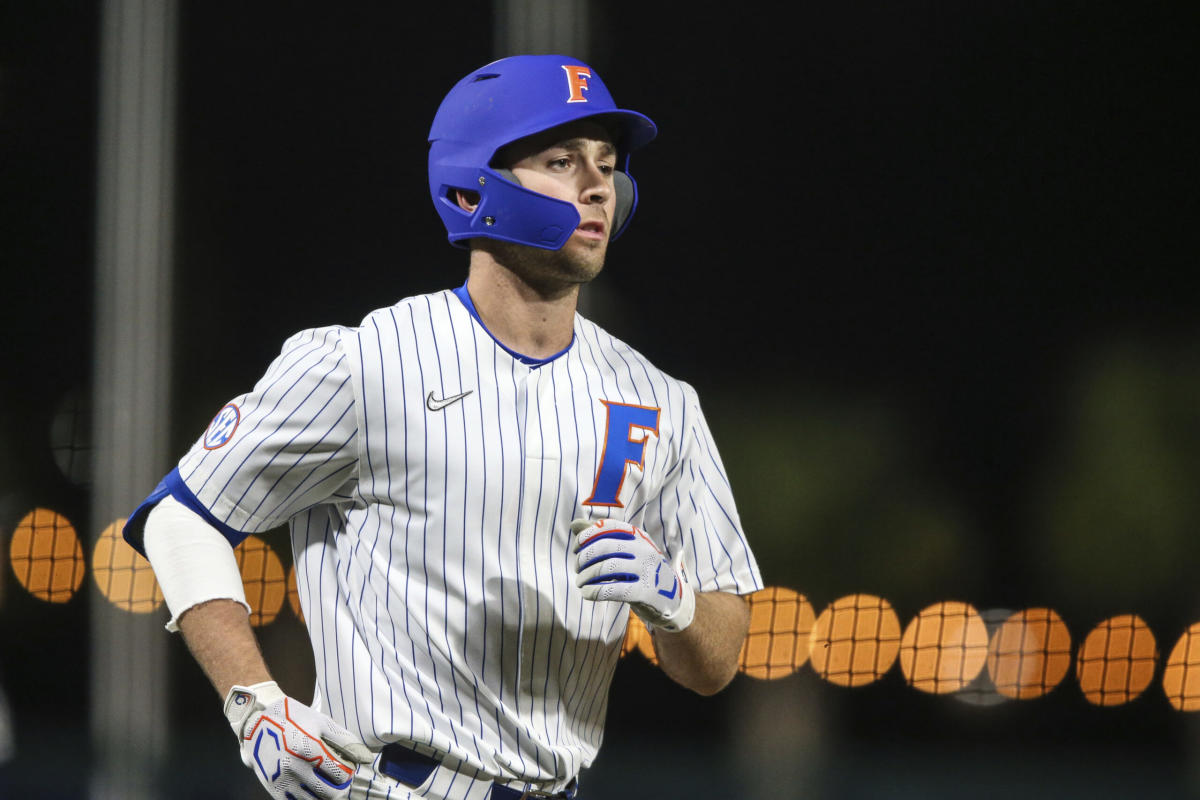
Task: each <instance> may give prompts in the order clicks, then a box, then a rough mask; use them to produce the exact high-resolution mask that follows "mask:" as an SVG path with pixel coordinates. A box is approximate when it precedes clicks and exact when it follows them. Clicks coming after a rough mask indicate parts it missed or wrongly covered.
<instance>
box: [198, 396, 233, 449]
mask: <svg viewBox="0 0 1200 800" xmlns="http://www.w3.org/2000/svg"><path fill="white" fill-rule="evenodd" d="M241 420H242V412H241V411H239V410H238V407H237V406H236V405H234V404H233V403H230V404H228V405H227V406H225V407H224V408H222V409H221V410H220V411H218V412H217V415H216V416H215V417H213V420H212V422H210V423H208V430H207V431H205V433H204V449H205V450H216V449H217V448H218V447H223V446H224V445H225V444H226V443H228V442H229V440H230V439H232V438H233V433H234V431H236V430H237V426H238V423H239V422H241Z"/></svg>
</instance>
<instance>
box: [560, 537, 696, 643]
mask: <svg viewBox="0 0 1200 800" xmlns="http://www.w3.org/2000/svg"><path fill="white" fill-rule="evenodd" d="M571 531H572V532H573V533H574V534H575V569H576V571H577V572H578V573H579V574H578V577H577V578H576V579H575V585H576V586H578V587H579V588H580V590H581V591H582V592H583V596H584V597H586V598H587V599H588V600H609V601H616V602H621V603H628V604H629V606H630V608H632V609H633V612H634V613H635V614H637V615H638V617H640V618H641V619H642V621H643V622H645V623H646V624H647V625H652V626H654V627H656V628H662V629H663V630H667V631H681V630H683V629H684V628H686V627H687V626H688V625H690V624H691V623H692V617H694V616H695V614H696V593H695V591H693V589H692V587H691V585H690V584H689V583H688V582H687V581H686V580H684V578H683V574H682V572H681V571H680V569H679V561H680V558H682V555H683V551H682V550H680V552H679V555H678V556H677V557H676V559H675V563H674V564H672V563H671V562H669V561H668V560H667V557H666V556H665V555H663V553H662V551H660V550H659V549H658V548H657V547H655V546H654V542H652V541H650V539H649V537H647V536H646V534H644V533H643V532H642V531H640V530H639V529H637V528H635V527H634V526H632V525H630V524H628V523H626V522H620V521H618V520H614V519H602V520H598V521H592V520H586V519H577V520H575V521H574V522H572V523H571Z"/></svg>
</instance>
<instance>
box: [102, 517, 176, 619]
mask: <svg viewBox="0 0 1200 800" xmlns="http://www.w3.org/2000/svg"><path fill="white" fill-rule="evenodd" d="M124 526H125V520H123V519H118V520H116V521H115V522H113V523H112V524H111V525H109V526H108V527H107V528H105V529H104V530H103V532H101V534H100V538H98V539H97V540H96V546H95V548H94V549H93V550H92V577H93V578H94V579H95V581H96V588H98V589H99V590H100V594H102V595H104V596H105V597H106V598H107V599H108V601H109V602H110V603H112V604H113V605H114V606H116V607H117V608H120V609H123V610H125V611H131V612H133V613H135V614H149V613H150V612H151V611H154V610H155V609H156V608H158V607H159V606H160V605H162V602H163V594H162V589H160V588H159V587H158V581H157V580H155V578H154V570H152V569H151V568H150V562H149V561H147V560H146V559H145V558H143V557H142V555H141V554H140V553H138V552H137V551H136V550H134V549H133V548H132V547H130V546H129V545H128V544H127V543H126V541H125V540H124V539H123V538H121V528H123V527H124Z"/></svg>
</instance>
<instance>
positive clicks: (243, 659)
mask: <svg viewBox="0 0 1200 800" xmlns="http://www.w3.org/2000/svg"><path fill="white" fill-rule="evenodd" d="M179 632H180V633H181V634H183V639H184V641H185V642H187V646H188V649H189V650H191V652H192V657H193V658H195V659H196V662H197V663H199V664H200V668H201V669H203V670H204V674H205V675H206V676H208V679H209V681H211V682H212V685H213V688H214V689H216V690H217V694H218V695H219V696H220V697H221V698H224V697H225V695H226V694H228V693H229V689H230V687H232V686H233V685H234V684H240V685H242V686H251V685H253V684H256V683H261V682H263V681H269V680H271V674H270V672H269V671H268V670H267V665H266V662H265V661H263V657H262V652H261V651H260V650H259V648H258V639H257V638H256V637H255V635H254V629H253V628H252V627H251V626H250V617H249V615H248V614H247V613H246V609H245V607H244V606H242V604H241V603H238V602H235V601H233V600H210V601H209V602H207V603H202V604H201V605H198V606H193V607H191V608H189V609H188V610H187V611H185V612H183V614H182V615H181V616H180V617H179Z"/></svg>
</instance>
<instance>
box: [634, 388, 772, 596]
mask: <svg viewBox="0 0 1200 800" xmlns="http://www.w3.org/2000/svg"><path fill="white" fill-rule="evenodd" d="M679 386H680V387H681V388H682V390H683V394H684V403H683V414H684V423H683V425H682V430H681V435H682V442H681V447H680V455H679V460H678V462H676V463H675V464H674V465H673V466H672V468H671V471H670V473H669V474H668V475H667V476H666V478H665V480H664V482H663V485H662V489H661V490H660V491H659V492H658V493H657V494H656V495H655V496H654V497H653V498H652V500H651V501H650V503H649V505H648V507H647V508H646V511H645V514H644V516H643V519H644V520H645V522H646V525H648V526H654V527H659V528H661V530H662V535H663V540H664V541H665V542H666V543H667V546H668V548H670V545H671V543H676V542H680V543H682V546H683V548H684V558H683V564H684V566H685V568H686V569H687V571H688V573H689V574H688V580H689V581H690V582H691V583H692V586H693V587H694V588H695V589H696V590H697V591H702V592H709V591H723V592H731V593H733V594H748V593H750V592H753V591H756V590H758V589H761V588H762V585H763V584H762V577H761V575H760V574H759V569H758V564H757V562H756V561H755V559H754V554H753V552H751V550H750V546H749V544H748V543H747V541H746V535H745V533H744V532H743V530H742V524H741V520H740V519H739V518H738V512H737V507H736V505H735V503H734V499H733V490H732V488H731V487H730V485H729V478H728V477H727V476H726V474H725V466H724V464H722V462H721V456H720V454H719V453H718V452H717V447H716V444H715V443H714V441H713V437H712V433H711V432H710V431H709V428H708V422H707V421H706V420H705V417H704V412H703V411H701V409H700V399H699V397H698V396H697V394H696V391H695V389H693V388H692V387H691V386H690V385H688V384H687V383H683V382H682V381H680V382H679ZM671 555H674V553H671Z"/></svg>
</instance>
